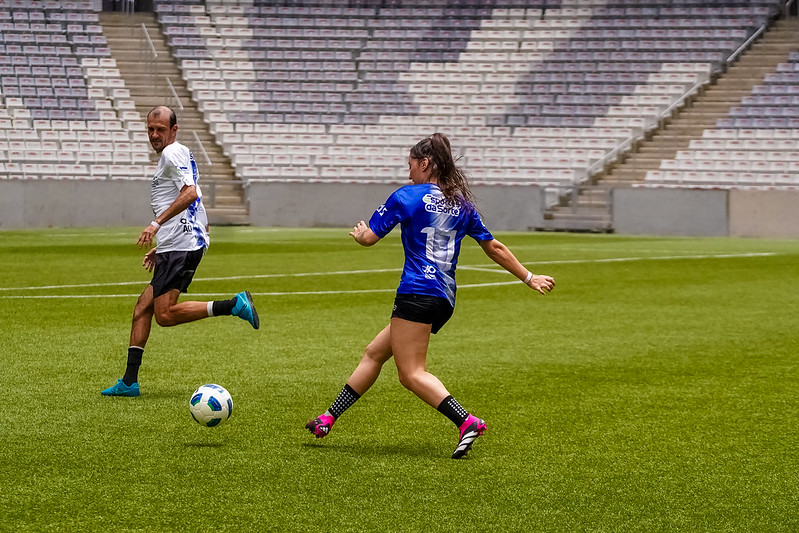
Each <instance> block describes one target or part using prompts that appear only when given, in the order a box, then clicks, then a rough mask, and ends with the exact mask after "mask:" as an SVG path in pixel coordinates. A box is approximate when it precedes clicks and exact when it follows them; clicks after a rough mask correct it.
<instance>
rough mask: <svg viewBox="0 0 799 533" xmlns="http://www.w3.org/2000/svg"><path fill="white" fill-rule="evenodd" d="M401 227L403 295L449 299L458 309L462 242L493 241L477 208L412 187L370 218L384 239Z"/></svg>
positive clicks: (426, 186)
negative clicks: (457, 281)
mask: <svg viewBox="0 0 799 533" xmlns="http://www.w3.org/2000/svg"><path fill="white" fill-rule="evenodd" d="M397 224H400V228H401V231H402V246H403V248H404V250H405V266H404V268H403V271H402V277H401V279H400V284H399V287H398V288H397V294H423V295H428V296H438V297H441V298H446V299H447V300H448V301H449V303H450V304H451V305H452V306H454V305H455V291H456V287H455V267H456V265H457V263H458V255H459V254H460V249H461V241H462V240H463V238H464V237H465V236H466V235H468V236H470V237H472V238H473V239H474V240H476V241H478V242H479V241H486V240H491V239H493V238H494V237H493V235H491V232H489V231H488V229H487V228H486V227H485V225H484V224H483V221H482V219H481V218H480V214H479V213H478V212H477V210H476V209H475V208H474V206H471V205H468V206H461V205H460V204H453V203H452V202H450V201H448V200H446V199H445V198H444V195H443V194H442V193H441V190H440V189H439V188H438V185H436V184H433V183H423V184H419V185H406V186H404V187H402V188H400V189H398V190H396V191H395V192H394V193H393V194H392V195H391V196H389V198H388V200H386V203H384V204H383V205H381V206H380V207H378V208H377V210H376V211H375V212H374V214H373V215H372V218H370V219H369V228H370V229H371V230H372V231H373V232H374V233H375V234H376V235H377V236H378V237H380V238H383V237H385V236H386V235H388V233H389V232H390V231H391V230H392V229H393V228H394V226H396V225H397Z"/></svg>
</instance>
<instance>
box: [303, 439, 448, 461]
mask: <svg viewBox="0 0 799 533" xmlns="http://www.w3.org/2000/svg"><path fill="white" fill-rule="evenodd" d="M300 446H302V447H303V448H305V449H307V450H314V451H315V452H320V453H327V454H339V455H348V456H352V457H356V456H357V457H370V456H372V457H385V456H389V455H394V456H405V457H431V458H434V457H440V456H442V454H446V451H445V450H443V449H440V448H438V447H434V446H408V445H402V444H342V443H325V444H323V443H321V442H306V443H303V444H301V445H300Z"/></svg>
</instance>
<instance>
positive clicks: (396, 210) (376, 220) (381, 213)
mask: <svg viewBox="0 0 799 533" xmlns="http://www.w3.org/2000/svg"><path fill="white" fill-rule="evenodd" d="M398 192H399V191H395V192H394V193H393V194H392V195H391V196H389V197H388V200H386V202H385V203H384V204H383V205H381V206H380V207H378V208H377V209H376V210H375V212H374V213H373V214H372V218H370V219H369V229H371V230H372V231H373V232H374V234H375V235H377V236H378V237H380V238H381V239H382V238H383V237H385V236H386V235H388V233H389V232H390V231H391V230H392V229H394V226H396V225H397V224H399V223H400V222H402V216H403V215H402V202H400V201H399V199H398V198H397V196H398Z"/></svg>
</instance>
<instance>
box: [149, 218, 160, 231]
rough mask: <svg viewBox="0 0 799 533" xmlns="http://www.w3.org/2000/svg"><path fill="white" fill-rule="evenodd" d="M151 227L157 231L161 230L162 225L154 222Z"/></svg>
mask: <svg viewBox="0 0 799 533" xmlns="http://www.w3.org/2000/svg"><path fill="white" fill-rule="evenodd" d="M150 225H151V226H153V227H154V228H155V229H161V224H159V223H158V222H156V221H155V220H153V221H152V222H150Z"/></svg>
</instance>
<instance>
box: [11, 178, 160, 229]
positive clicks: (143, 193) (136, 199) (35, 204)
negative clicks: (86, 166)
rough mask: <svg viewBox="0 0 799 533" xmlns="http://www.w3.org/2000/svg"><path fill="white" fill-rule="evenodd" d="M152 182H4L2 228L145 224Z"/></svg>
mask: <svg viewBox="0 0 799 533" xmlns="http://www.w3.org/2000/svg"><path fill="white" fill-rule="evenodd" d="M150 220H152V208H151V207H150V183H149V182H148V181H141V180H135V181H121V180H120V181H100V180H63V181H61V180H58V181H56V180H8V181H0V228H3V229H18V228H48V227H92V226H144V225H146V224H147V223H149V222H150Z"/></svg>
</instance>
